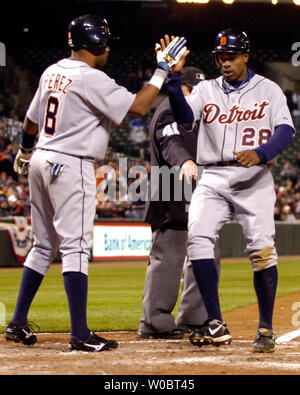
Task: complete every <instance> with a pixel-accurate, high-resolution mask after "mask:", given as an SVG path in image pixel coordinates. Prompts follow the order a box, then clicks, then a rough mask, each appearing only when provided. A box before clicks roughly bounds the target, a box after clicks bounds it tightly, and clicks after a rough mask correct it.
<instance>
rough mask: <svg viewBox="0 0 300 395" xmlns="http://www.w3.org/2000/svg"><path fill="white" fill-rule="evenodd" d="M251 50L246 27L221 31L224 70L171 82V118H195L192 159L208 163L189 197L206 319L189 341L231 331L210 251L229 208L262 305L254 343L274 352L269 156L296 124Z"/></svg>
mask: <svg viewBox="0 0 300 395" xmlns="http://www.w3.org/2000/svg"><path fill="white" fill-rule="evenodd" d="M249 53H250V43H249V39H248V37H247V34H246V33H245V32H243V31H240V30H237V29H226V30H224V31H221V32H220V33H219V34H218V35H217V38H216V45H215V48H214V50H213V55H214V58H215V61H216V64H217V66H218V67H219V69H220V71H221V73H222V76H221V77H219V78H217V79H213V80H209V81H203V82H200V83H199V84H198V85H197V86H196V87H195V88H194V89H193V92H192V94H191V95H190V96H189V97H187V98H186V99H185V98H184V97H183V95H180V89H179V83H178V82H177V83H176V81H175V82H174V83H173V85H172V84H168V87H169V96H170V102H171V105H172V108H173V112H174V116H175V119H176V121H177V122H178V123H179V124H184V125H185V127H186V128H190V126H189V124H192V123H193V122H194V121H196V120H198V119H200V126H199V135H198V149H197V162H198V163H199V164H201V165H204V167H205V169H204V172H203V174H202V177H201V179H200V181H199V183H198V185H197V187H196V189H195V192H194V194H193V196H192V200H191V205H190V210H189V223H188V242H187V249H188V256H189V258H190V260H191V261H192V265H193V270H194V274H195V277H196V281H197V283H198V286H199V289H200V292H201V294H202V297H203V300H204V303H205V306H206V309H207V312H208V320H207V322H206V323H205V324H204V326H203V327H202V328H200V329H197V330H195V331H194V332H193V333H192V335H191V337H190V341H191V343H192V344H194V345H197V346H202V345H204V344H214V345H220V344H224V343H228V342H230V341H231V339H232V337H231V335H230V332H229V330H228V328H227V326H226V323H225V322H224V321H223V319H222V314H221V310H220V304H219V295H218V286H217V270H216V265H215V260H214V253H213V252H214V245H215V243H216V240H217V239H218V232H219V230H220V229H221V227H222V226H223V224H224V223H225V222H226V221H227V220H229V219H230V218H231V215H232V213H233V212H234V214H235V218H236V220H237V221H238V222H239V224H240V225H241V227H242V230H243V233H244V236H245V240H246V242H247V246H246V250H245V252H246V253H247V254H248V256H249V258H250V260H251V262H252V267H253V271H254V288H255V291H256V295H257V300H258V307H259V324H258V329H257V333H256V338H255V340H254V343H253V351H255V352H273V351H274V349H275V338H274V334H273V327H272V325H273V324H272V319H273V308H274V301H275V296H276V289H277V278H278V274H277V266H276V265H277V253H276V248H275V245H274V234H275V225H274V203H275V199H276V197H275V191H274V182H273V177H272V174H271V171H270V166H269V163H270V161H271V160H272V159H273V158H274V157H275V156H277V155H278V154H279V153H280V152H281V151H282V150H284V149H285V147H286V146H287V145H288V144H289V143H290V141H291V140H292V138H293V135H294V132H295V130H294V126H293V122H292V119H291V115H290V112H289V109H288V107H287V101H286V97H285V96H284V94H283V92H282V90H281V89H280V87H279V86H278V85H277V84H276V83H274V82H273V81H270V80H269V79H267V78H264V77H262V76H261V75H258V74H255V73H254V72H253V71H252V70H250V69H249V68H248V66H247V64H248V60H249V56H250V55H249ZM245 325H247V323H246V322H245Z"/></svg>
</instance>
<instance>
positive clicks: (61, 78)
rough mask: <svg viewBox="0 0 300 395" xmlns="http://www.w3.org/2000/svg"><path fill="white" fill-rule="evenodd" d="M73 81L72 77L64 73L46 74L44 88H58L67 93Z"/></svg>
mask: <svg viewBox="0 0 300 395" xmlns="http://www.w3.org/2000/svg"><path fill="white" fill-rule="evenodd" d="M72 82H73V81H72V80H71V79H70V78H68V77H66V76H65V75H63V74H46V75H45V78H44V81H43V89H44V90H45V89H48V90H56V91H59V92H62V93H64V94H66V93H67V89H68V87H69V86H70V85H71V84H72Z"/></svg>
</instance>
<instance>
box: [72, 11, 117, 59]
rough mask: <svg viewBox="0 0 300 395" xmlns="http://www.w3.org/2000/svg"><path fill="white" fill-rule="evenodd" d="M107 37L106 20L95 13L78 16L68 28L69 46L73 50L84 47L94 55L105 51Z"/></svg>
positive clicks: (108, 36) (108, 34)
mask: <svg viewBox="0 0 300 395" xmlns="http://www.w3.org/2000/svg"><path fill="white" fill-rule="evenodd" d="M109 38H110V32H109V27H108V23H107V21H106V20H105V19H104V18H101V17H99V16H96V15H83V16H79V17H78V18H76V19H74V20H73V21H72V22H71V23H70V25H69V28H68V46H69V48H71V49H73V50H75V51H78V50H79V49H82V48H84V49H86V50H88V51H89V52H91V53H92V54H93V55H95V56H98V55H100V54H102V53H103V52H104V51H105V49H106V47H107V43H108V40H109Z"/></svg>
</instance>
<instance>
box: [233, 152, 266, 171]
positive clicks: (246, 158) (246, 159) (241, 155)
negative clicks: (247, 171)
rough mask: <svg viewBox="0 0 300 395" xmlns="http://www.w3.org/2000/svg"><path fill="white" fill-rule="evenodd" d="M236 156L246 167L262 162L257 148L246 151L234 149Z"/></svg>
mask: <svg viewBox="0 0 300 395" xmlns="http://www.w3.org/2000/svg"><path fill="white" fill-rule="evenodd" d="M232 152H233V153H234V155H235V156H236V160H237V161H238V163H239V164H241V165H242V166H244V167H252V166H255V165H258V164H259V163H260V159H259V156H258V154H257V152H256V151H255V150H252V149H249V150H245V151H239V152H237V151H232Z"/></svg>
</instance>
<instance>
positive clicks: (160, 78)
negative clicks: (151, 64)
mask: <svg viewBox="0 0 300 395" xmlns="http://www.w3.org/2000/svg"><path fill="white" fill-rule="evenodd" d="M167 75H168V73H167V72H166V71H165V70H163V69H161V68H157V69H156V70H155V71H154V73H153V76H152V77H151V79H150V81H149V82H148V84H151V85H154V86H156V88H158V89H161V87H162V86H163V84H164V82H165V79H166V78H167Z"/></svg>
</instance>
